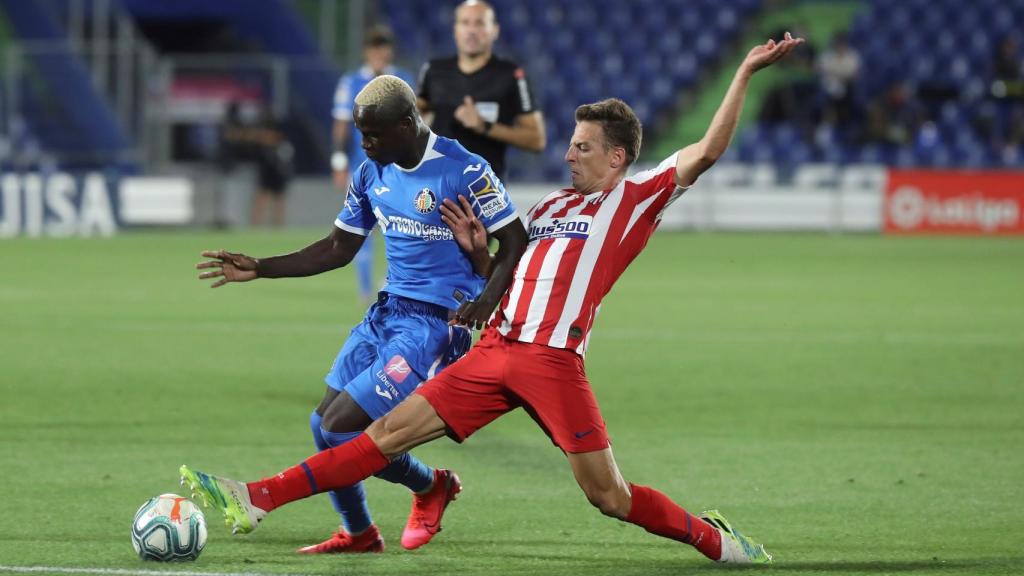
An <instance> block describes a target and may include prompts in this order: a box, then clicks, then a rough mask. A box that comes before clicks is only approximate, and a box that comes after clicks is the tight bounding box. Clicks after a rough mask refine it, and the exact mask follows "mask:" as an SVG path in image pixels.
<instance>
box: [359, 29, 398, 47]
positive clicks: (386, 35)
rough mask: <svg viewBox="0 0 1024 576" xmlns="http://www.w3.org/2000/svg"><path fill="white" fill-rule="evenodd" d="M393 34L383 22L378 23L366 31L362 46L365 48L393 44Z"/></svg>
mask: <svg viewBox="0 0 1024 576" xmlns="http://www.w3.org/2000/svg"><path fill="white" fill-rule="evenodd" d="M394 45H395V36H394V34H392V33H391V29H390V28H388V27H387V26H384V25H383V24H378V25H376V26H373V27H371V28H370V29H369V30H367V31H366V36H365V37H364V38H363V46H365V47H367V48H379V47H381V46H394Z"/></svg>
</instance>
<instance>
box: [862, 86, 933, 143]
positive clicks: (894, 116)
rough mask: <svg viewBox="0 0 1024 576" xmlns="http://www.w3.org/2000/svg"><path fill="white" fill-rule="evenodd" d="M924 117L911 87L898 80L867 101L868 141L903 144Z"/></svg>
mask: <svg viewBox="0 0 1024 576" xmlns="http://www.w3.org/2000/svg"><path fill="white" fill-rule="evenodd" d="M924 120H925V114H924V109H923V108H921V106H920V104H918V103H917V101H915V100H914V99H913V98H912V94H911V91H910V87H909V86H907V85H906V84H905V83H902V82H897V83H896V84H893V85H892V86H890V87H889V88H888V89H887V90H886V91H885V93H884V94H883V95H882V96H881V97H880V98H877V99H875V100H874V101H872V102H871V103H870V104H868V110H867V134H866V136H867V139H868V141H870V142H876V143H882V144H894V145H897V146H903V145H906V144H909V143H911V142H913V140H914V138H915V136H916V135H917V131H918V129H919V128H920V127H921V125H922V123H923V122H924Z"/></svg>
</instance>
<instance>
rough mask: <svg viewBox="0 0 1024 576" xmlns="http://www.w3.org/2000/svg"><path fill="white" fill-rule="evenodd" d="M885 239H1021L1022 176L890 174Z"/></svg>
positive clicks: (1023, 213) (940, 172) (884, 215)
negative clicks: (984, 236) (930, 236)
mask: <svg viewBox="0 0 1024 576" xmlns="http://www.w3.org/2000/svg"><path fill="white" fill-rule="evenodd" d="M882 211H883V213H882V230H883V231H884V232H885V233H886V234H1024V172H1009V171H1007V172H996V171H987V172H983V171H954V170H890V171H889V182H888V184H887V185H886V188H885V200H884V202H883V203H882Z"/></svg>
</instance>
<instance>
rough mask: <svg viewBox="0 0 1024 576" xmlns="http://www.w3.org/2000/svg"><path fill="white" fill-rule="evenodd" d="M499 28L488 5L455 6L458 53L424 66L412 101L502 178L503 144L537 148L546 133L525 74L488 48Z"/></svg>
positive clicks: (472, 1) (471, 1)
mask: <svg viewBox="0 0 1024 576" xmlns="http://www.w3.org/2000/svg"><path fill="white" fill-rule="evenodd" d="M498 32H499V28H498V23H497V22H496V20H495V16H494V9H493V8H492V7H491V5H490V4H488V3H487V2H483V1H482V0H466V1H465V2H463V3H462V4H459V6H458V7H457V8H456V9H455V46H456V48H457V49H458V54H457V55H456V56H454V57H451V58H440V59H436V60H431V61H430V62H427V63H426V64H425V65H424V66H423V70H422V71H421V72H420V78H419V94H418V97H419V98H418V100H417V106H418V107H419V109H420V112H422V113H423V114H424V116H425V117H427V118H428V119H430V122H431V125H430V127H431V129H432V130H433V131H434V132H435V133H437V134H439V135H441V136H446V137H448V138H454V139H456V140H458V141H459V142H460V143H461V144H462V145H463V146H465V147H466V149H467V150H469V151H470V152H473V153H475V154H479V155H481V156H483V157H484V159H485V160H487V161H488V162H489V163H490V164H491V168H492V169H493V170H494V172H495V173H496V174H497V175H498V177H499V178H501V179H504V178H505V174H506V167H505V149H506V148H507V147H508V146H510V145H511V146H515V147H517V148H522V149H523V150H528V151H530V152H542V151H543V150H544V146H545V145H546V143H547V138H546V137H545V135H544V117H543V115H542V114H541V111H540V110H539V109H538V108H537V102H536V100H534V98H533V94H532V92H531V91H530V84H529V82H527V80H526V73H525V72H524V71H523V69H522V68H520V67H519V66H518V65H517V64H516V63H515V62H512V61H510V60H505V59H504V58H499V57H497V56H495V55H494V54H493V52H492V49H493V47H494V42H495V41H496V40H497V39H498ZM431 118H432V119H431Z"/></svg>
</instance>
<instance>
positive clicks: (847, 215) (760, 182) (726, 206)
mask: <svg viewBox="0 0 1024 576" xmlns="http://www.w3.org/2000/svg"><path fill="white" fill-rule="evenodd" d="M886 174H887V171H886V168H885V167H884V166H876V165H856V166H847V167H845V168H843V167H839V166H835V165H830V164H822V165H818V164H807V165H804V166H801V167H799V168H798V169H797V170H796V171H795V172H794V173H793V174H792V175H791V178H788V179H784V178H782V175H781V174H780V173H779V171H778V170H777V169H776V168H775V166H773V165H760V164H721V165H718V166H715V167H714V168H712V169H711V170H710V171H708V172H707V173H706V174H704V175H703V176H702V177H701V179H700V180H699V181H698V182H697V183H696V184H694V185H693V187H691V188H690V190H688V191H687V192H686V194H685V195H683V196H682V197H681V198H680V199H679V200H677V201H676V202H675V204H673V205H672V206H670V207H669V208H668V210H666V211H665V214H664V217H663V219H662V224H661V227H660V229H661V230H750V231H754V230H765V231H768V230H777V231H784V230H808V231H831V232H844V231H851V232H854V231H855V232H862V231H867V232H877V231H879V230H881V227H882V197H883V192H884V190H885V185H886V178H887V176H886ZM555 187H557V184H528V185H524V184H519V185H517V184H515V183H512V184H509V185H508V190H509V193H510V194H511V195H512V200H513V201H514V202H515V203H516V205H517V206H518V207H519V209H520V211H521V212H524V213H525V212H526V210H529V208H530V206H532V205H533V204H534V203H535V202H536V201H537V200H539V199H540V198H543V197H544V195H545V194H547V193H548V192H551V191H552V190H553V189H555Z"/></svg>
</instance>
